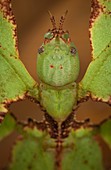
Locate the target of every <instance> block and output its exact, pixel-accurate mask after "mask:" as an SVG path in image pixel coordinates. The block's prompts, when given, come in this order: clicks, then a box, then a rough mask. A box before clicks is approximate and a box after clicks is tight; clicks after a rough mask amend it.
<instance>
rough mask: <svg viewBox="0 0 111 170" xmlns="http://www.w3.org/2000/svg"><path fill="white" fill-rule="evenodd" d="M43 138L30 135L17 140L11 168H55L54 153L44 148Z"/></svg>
mask: <svg viewBox="0 0 111 170" xmlns="http://www.w3.org/2000/svg"><path fill="white" fill-rule="evenodd" d="M43 140H44V138H43V139H42V138H38V139H36V140H35V139H34V138H32V137H29V136H28V137H25V139H22V140H20V141H17V143H16V145H15V146H14V148H13V153H12V162H11V164H10V168H9V170H19V169H20V168H21V169H22V170H29V169H30V170H54V154H53V152H50V151H47V150H45V149H44V148H43Z"/></svg>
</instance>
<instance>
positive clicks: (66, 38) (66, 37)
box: [62, 33, 69, 41]
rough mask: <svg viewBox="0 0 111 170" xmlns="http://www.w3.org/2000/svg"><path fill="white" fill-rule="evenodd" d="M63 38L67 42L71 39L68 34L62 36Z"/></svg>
mask: <svg viewBox="0 0 111 170" xmlns="http://www.w3.org/2000/svg"><path fill="white" fill-rule="evenodd" d="M62 38H63V39H64V40H65V41H67V40H68V39H69V34H68V33H65V34H63V35H62Z"/></svg>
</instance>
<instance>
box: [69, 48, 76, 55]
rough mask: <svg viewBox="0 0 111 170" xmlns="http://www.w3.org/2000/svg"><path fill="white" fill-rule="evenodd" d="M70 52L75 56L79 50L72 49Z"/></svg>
mask: <svg viewBox="0 0 111 170" xmlns="http://www.w3.org/2000/svg"><path fill="white" fill-rule="evenodd" d="M70 52H71V54H72V55H75V54H76V52H77V50H76V48H74V47H71V49H70Z"/></svg>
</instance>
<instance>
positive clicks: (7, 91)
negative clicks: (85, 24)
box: [0, 0, 111, 122]
mask: <svg viewBox="0 0 111 170" xmlns="http://www.w3.org/2000/svg"><path fill="white" fill-rule="evenodd" d="M9 4H10V0H7V1H5V0H2V1H1V2H0V9H1V12H0V103H1V104H0V111H1V112H2V113H3V114H2V115H1V120H2V117H3V115H4V113H5V112H7V111H8V109H7V107H8V106H9V104H10V103H11V102H14V101H17V100H19V99H24V98H25V97H27V96H30V97H31V98H33V99H34V100H35V101H36V102H40V104H41V106H43V108H44V109H45V110H46V112H47V113H48V115H50V116H51V117H52V118H53V119H54V120H55V121H57V122H63V121H65V120H66V119H67V117H68V116H69V115H70V114H71V113H72V112H73V110H74V109H75V108H76V106H77V104H78V103H79V102H80V101H81V100H83V99H85V98H86V97H90V96H91V97H92V98H93V99H94V100H99V101H101V100H102V101H104V102H107V103H109V104H110V102H111V99H110V96H111V82H110V75H111V69H110V68H111V61H110V58H111V48H110V46H111V29H110V28H111V22H110V21H111V16H110V11H111V9H110V5H111V2H109V1H108V3H106V2H104V1H102V0H92V8H93V10H92V14H91V18H90V41H91V45H92V56H93V60H92V61H91V63H90V65H89V67H88V69H87V71H86V74H85V76H84V78H83V79H82V81H81V82H80V83H79V84H77V83H76V82H75V81H76V79H77V77H78V75H79V58H78V53H77V49H76V47H75V45H74V43H73V42H72V41H71V38H70V35H69V32H68V31H65V30H64V29H63V24H64V21H65V17H66V15H67V11H66V12H65V14H64V15H63V16H61V18H60V23H59V27H57V26H56V22H55V19H54V16H52V15H51V13H50V12H49V14H50V20H51V22H52V25H53V28H52V29H50V30H48V32H46V33H45V35H44V42H43V44H42V46H41V47H40V48H39V49H38V56H37V73H38V76H39V79H40V80H41V83H40V85H38V84H37V83H36V82H35V81H34V79H33V78H32V77H31V76H30V74H29V73H28V71H27V70H26V68H25V67H24V65H23V63H22V62H21V61H20V59H19V53H18V50H17V36H16V23H15V20H14V16H13V13H12V10H11V5H9ZM6 11H8V13H7V12H6ZM98 37H100V38H98ZM106 37H107V38H106ZM103 40H104V41H103ZM98 42H99V43H98Z"/></svg>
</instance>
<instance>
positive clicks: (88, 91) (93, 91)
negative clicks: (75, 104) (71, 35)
mask: <svg viewBox="0 0 111 170" xmlns="http://www.w3.org/2000/svg"><path fill="white" fill-rule="evenodd" d="M90 43H91V47H92V57H93V58H92V62H91V63H90V64H89V67H88V69H87V71H86V74H85V76H84V78H83V79H82V81H81V82H80V84H79V90H78V100H81V99H82V98H84V97H86V96H91V97H92V98H94V99H96V100H100V101H101V100H102V101H104V102H107V103H109V104H110V103H111V97H110V96H111V1H108V0H92V13H91V18H90Z"/></svg>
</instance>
